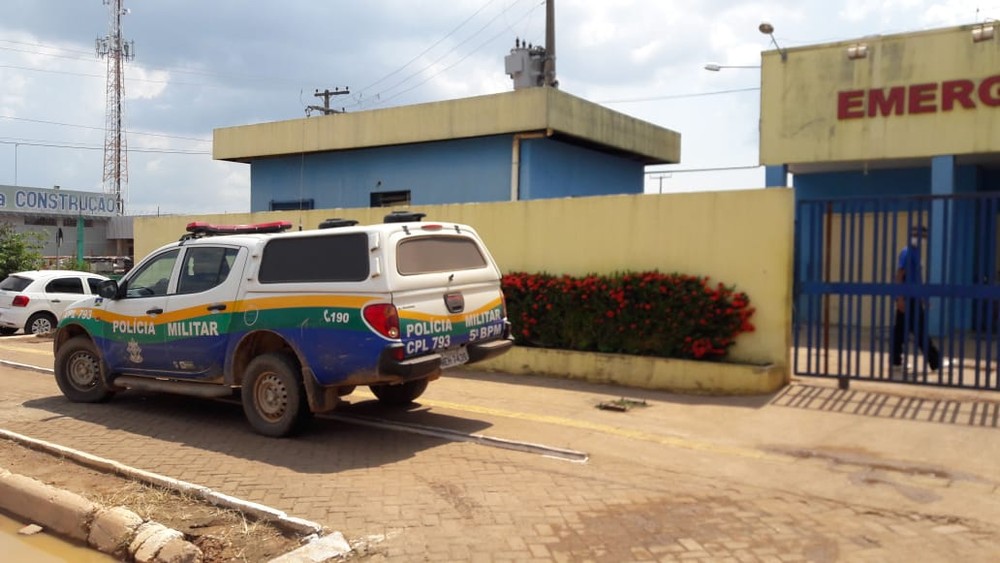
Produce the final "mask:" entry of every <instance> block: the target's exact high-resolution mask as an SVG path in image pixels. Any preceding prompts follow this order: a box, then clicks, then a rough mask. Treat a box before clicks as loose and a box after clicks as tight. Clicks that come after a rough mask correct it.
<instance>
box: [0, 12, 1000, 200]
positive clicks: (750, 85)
mask: <svg viewBox="0 0 1000 563" xmlns="http://www.w3.org/2000/svg"><path fill="white" fill-rule="evenodd" d="M105 1H106V0H105ZM123 3H124V7H125V8H127V9H128V10H129V13H128V14H126V15H125V16H123V17H122V29H123V37H124V38H125V40H127V41H131V42H134V54H135V58H134V59H133V60H132V61H130V62H129V63H127V64H126V67H125V68H126V70H125V86H124V89H125V105H124V116H125V121H124V123H125V129H126V135H127V136H126V139H127V146H128V159H127V165H128V168H127V172H128V177H127V191H126V192H125V196H126V212H127V213H128V214H131V215H148V214H198V213H223V212H246V211H249V209H250V166H249V165H248V164H239V163H230V162H221V161H214V160H212V157H211V150H212V142H211V141H212V131H213V129H215V128H219V127H229V126H235V125H246V124H253V123H261V122H267V121H281V120H288V119H298V118H302V117H305V115H306V114H305V109H306V106H308V105H316V104H321V100H319V99H318V98H315V97H314V96H313V93H314V92H315V91H316V90H323V89H327V88H328V89H331V90H332V89H334V88H338V87H339V88H341V89H343V88H347V89H349V91H350V94H348V95H341V96H336V97H334V98H333V99H332V101H331V105H333V106H334V107H337V108H343V109H344V110H346V111H350V112H356V111H366V110H373V109H380V108H386V107H393V106H400V105H411V104H418V103H423V102H432V101H441V100H449V99H456V98H464V97H469V96H476V95H483V94H493V93H499V92H505V91H510V90H511V89H512V82H511V80H510V78H509V77H508V76H507V75H506V74H504V62H503V59H504V56H506V55H507V54H508V53H509V52H510V49H511V48H513V46H514V42H515V39H521V40H524V41H527V42H529V43H532V44H543V43H544V39H545V2H544V0H447V1H446V0H367V1H365V2H353V1H352V2H348V1H345V0H328V1H325V2H318V1H316V0H283V1H282V2H264V1H256V2H249V1H246V0H243V1H237V0H211V1H205V0H124V2H123ZM555 10H556V18H555V19H556V47H557V49H556V51H557V64H556V68H557V73H558V80H559V87H560V89H562V90H563V91H565V92H567V93H570V94H572V95H574V96H578V97H581V98H584V99H587V100H590V101H592V102H595V103H598V104H601V105H603V106H606V107H608V108H610V109H613V110H616V111H619V112H622V113H625V114H628V115H630V116H633V117H636V118H639V119H642V120H645V121H648V122H650V123H653V124H655V125H659V126H662V127H666V128H668V129H672V130H674V131H678V132H680V133H681V163H680V164H677V165H670V166H651V167H648V168H647V174H646V186H645V188H646V191H647V192H652V193H656V192H658V191H662V192H664V193H668V192H683V191H697V190H708V189H741V188H757V187H761V186H763V184H764V172H763V169H762V168H760V167H758V166H757V164H758V150H757V144H758V120H759V114H760V107H759V104H760V91H759V87H760V71H759V69H758V68H723V69H722V70H720V71H718V72H709V71H707V70H705V68H704V66H705V64H706V63H708V62H715V63H717V64H720V65H726V66H732V67H741V66H744V67H754V66H755V65H759V63H760V53H761V51H765V50H770V49H773V48H774V46H773V45H772V44H771V38H769V37H768V36H766V35H763V34H761V33H760V32H759V31H758V26H759V24H760V23H761V22H763V21H767V22H769V23H771V24H772V25H773V26H774V30H775V31H774V38H775V41H777V43H778V45H780V46H781V47H783V48H787V47H796V46H802V45H809V44H814V43H824V42H829V41H838V40H845V39H852V38H859V37H864V36H868V35H887V34H892V33H903V32H908V31H917V30H923V29H931V28H936V27H944V26H951V25H959V24H967V23H974V22H977V21H983V20H985V19H988V18H1000V0H979V1H976V0H886V1H882V2H877V1H874V0H843V1H840V2H837V1H829V0H769V1H768V0H764V1H754V0H747V1H744V0H704V1H702V2H689V1H687V0H617V1H615V2H610V1H607V0H605V1H597V0H559V1H558V2H556V4H555ZM109 22H110V15H109V7H108V6H107V5H105V4H104V1H102V0H3V2H0V184H9V185H19V186H26V187H38V188H49V187H52V186H56V185H58V186H60V187H62V188H64V189H72V190H83V191H94V192H100V191H102V190H103V189H104V184H103V181H102V176H103V171H104V155H103V147H104V142H105V132H104V131H105V121H106V107H107V98H106V95H107V83H106V72H107V62H106V61H105V60H102V59H99V58H98V57H97V56H96V54H95V40H96V39H98V38H103V37H105V36H106V35H107V34H108V33H109V27H110V25H109Z"/></svg>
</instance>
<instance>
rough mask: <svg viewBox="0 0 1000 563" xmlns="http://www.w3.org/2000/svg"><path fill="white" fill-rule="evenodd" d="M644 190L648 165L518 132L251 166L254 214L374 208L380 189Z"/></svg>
mask: <svg viewBox="0 0 1000 563" xmlns="http://www.w3.org/2000/svg"><path fill="white" fill-rule="evenodd" d="M514 150H518V151H519V153H520V157H519V159H518V160H517V162H518V164H517V167H518V169H519V174H518V180H519V189H518V192H519V193H518V195H519V199H541V198H548V197H568V196H592V195H608V194H611V193H623V192H624V193H640V192H642V189H643V165H642V163H641V162H638V161H636V160H632V159H628V158H625V157H622V156H616V155H613V154H610V153H607V152H602V151H597V150H592V149H588V148H585V147H581V146H578V145H575V144H571V143H567V142H564V140H560V139H555V138H552V137H544V136H543V137H532V138H525V139H519V140H517V141H515V138H514V136H513V135H494V136H491V137H477V138H472V139H457V140H452V141H438V142H434V143H418V144H409V145H396V146H388V147H373V148H366V149H356V150H352V151H340V152H325V153H307V154H303V155H294V156H282V157H272V158H261V159H256V160H254V161H253V162H252V163H251V164H250V166H251V169H250V183H251V185H252V186H253V189H252V190H251V193H250V197H251V201H250V210H251V211H269V210H270V209H271V202H272V201H283V202H290V201H300V200H302V199H312V200H313V203H314V208H315V209H331V208H337V207H368V206H369V205H370V204H371V194H372V193H373V192H398V191H409V192H410V202H411V204H412V205H437V204H444V203H451V202H455V201H465V202H489V201H510V200H511V195H512V194H511V174H512V169H513V167H512V163H511V156H512V154H513V151H514Z"/></svg>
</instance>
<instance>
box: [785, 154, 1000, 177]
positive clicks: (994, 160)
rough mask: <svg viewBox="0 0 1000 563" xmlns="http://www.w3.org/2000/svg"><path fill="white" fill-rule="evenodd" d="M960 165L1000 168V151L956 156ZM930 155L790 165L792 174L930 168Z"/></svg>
mask: <svg viewBox="0 0 1000 563" xmlns="http://www.w3.org/2000/svg"><path fill="white" fill-rule="evenodd" d="M955 164H957V165H959V166H981V167H983V168H987V169H1000V153H987V154H963V155H958V156H956V157H955ZM930 166H931V158H930V157H917V158H894V159H883V160H871V161H842V162H801V163H795V164H789V165H788V171H789V172H791V173H792V174H822V173H826V172H864V171H868V170H888V169H902V168H930Z"/></svg>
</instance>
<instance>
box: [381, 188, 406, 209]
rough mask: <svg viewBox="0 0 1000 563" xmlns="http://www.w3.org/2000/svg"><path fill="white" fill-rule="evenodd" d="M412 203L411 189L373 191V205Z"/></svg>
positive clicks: (386, 205) (390, 205)
mask: <svg viewBox="0 0 1000 563" xmlns="http://www.w3.org/2000/svg"><path fill="white" fill-rule="evenodd" d="M397 205H410V190H402V191H398V192H372V195H371V207H394V206H397Z"/></svg>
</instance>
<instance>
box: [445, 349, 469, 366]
mask: <svg viewBox="0 0 1000 563" xmlns="http://www.w3.org/2000/svg"><path fill="white" fill-rule="evenodd" d="M439 353H440V354H441V369H448V368H453V367H455V366H460V365H462V364H464V363H466V362H468V361H469V351H468V350H466V349H465V348H455V349H454V350H442V351H441V352H439Z"/></svg>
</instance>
